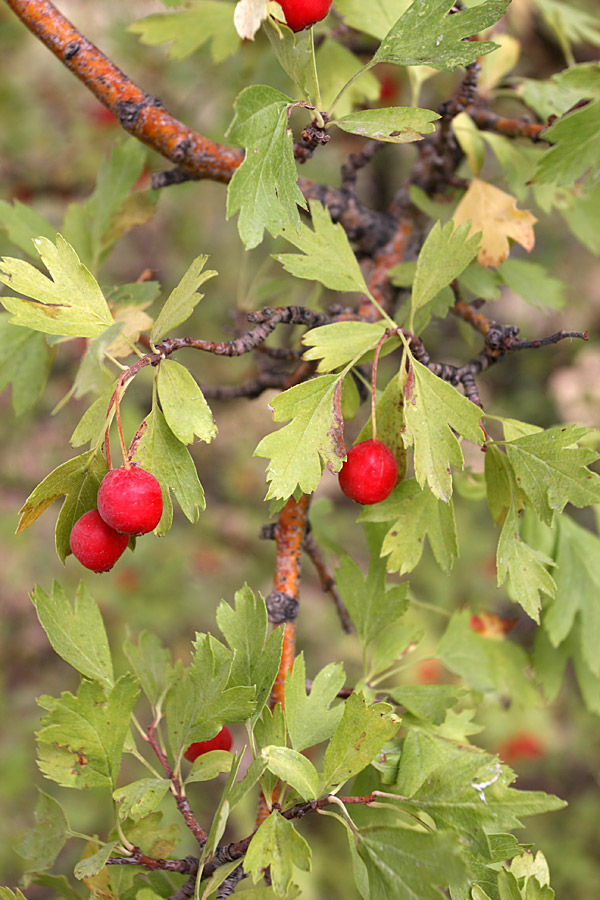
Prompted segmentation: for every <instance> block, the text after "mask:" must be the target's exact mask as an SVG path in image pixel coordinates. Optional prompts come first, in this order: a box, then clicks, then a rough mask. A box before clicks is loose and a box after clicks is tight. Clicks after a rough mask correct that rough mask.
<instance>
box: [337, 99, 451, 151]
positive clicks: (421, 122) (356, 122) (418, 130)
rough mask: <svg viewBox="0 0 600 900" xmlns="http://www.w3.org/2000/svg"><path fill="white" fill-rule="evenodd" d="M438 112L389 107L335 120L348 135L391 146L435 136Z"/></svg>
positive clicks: (362, 111)
mask: <svg viewBox="0 0 600 900" xmlns="http://www.w3.org/2000/svg"><path fill="white" fill-rule="evenodd" d="M439 118H440V116H439V114H438V113H436V112H433V110H431V109H419V108H418V107H412V106H387V107H384V108H383V109H363V110H361V111H360V112H351V113H347V114H346V115H345V116H342V117H341V118H336V119H335V120H334V123H335V125H337V127H338V128H341V129H342V131H347V132H348V133H349V134H359V135H361V137H367V138H371V139H372V140H374V141H385V142H386V143H389V144H410V143H412V142H414V141H421V140H423V137H424V136H425V135H426V134H433V132H434V131H435V125H434V124H433V123H434V122H435V120H436V119H439Z"/></svg>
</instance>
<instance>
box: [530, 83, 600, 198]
mask: <svg viewBox="0 0 600 900" xmlns="http://www.w3.org/2000/svg"><path fill="white" fill-rule="evenodd" d="M544 138H545V139H546V140H548V141H550V142H551V143H552V145H553V146H551V147H550V148H549V149H548V150H546V152H545V153H544V155H543V156H542V158H541V160H540V161H539V163H538V167H537V170H536V173H535V176H534V178H535V183H536V184H556V185H563V184H574V183H575V182H576V181H577V179H578V178H581V176H582V175H584V174H585V173H586V172H587V170H588V169H590V168H591V169H592V171H595V170H596V169H597V165H598V141H599V140H600V99H597V100H594V101H593V102H592V103H590V104H589V105H587V106H583V107H582V108H581V109H576V110H574V111H573V112H570V113H567V115H565V116H564V117H563V118H561V119H559V120H558V121H557V122H555V123H554V125H552V126H551V127H550V128H548V129H547V130H546V131H544Z"/></svg>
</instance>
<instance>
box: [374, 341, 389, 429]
mask: <svg viewBox="0 0 600 900" xmlns="http://www.w3.org/2000/svg"><path fill="white" fill-rule="evenodd" d="M388 337H389V330H388V329H386V330H385V331H384V332H383V334H382V335H381V337H380V338H379V342H378V344H377V347H376V348H375V356H374V357H373V371H372V373H371V427H372V430H373V440H374V441H376V440H377V404H376V400H375V385H376V382H377V367H378V365H379V354H380V353H381V348H382V347H383V345H384V343H385V342H386V340H387V339H388Z"/></svg>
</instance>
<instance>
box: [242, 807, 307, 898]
mask: <svg viewBox="0 0 600 900" xmlns="http://www.w3.org/2000/svg"><path fill="white" fill-rule="evenodd" d="M243 865H244V872H246V873H248V874H251V875H252V880H253V881H254V883H255V884H256V883H257V882H258V881H260V879H261V878H262V877H263V874H264V873H263V870H264V869H265V868H267V867H270V869H269V870H270V875H271V883H272V886H273V892H274V894H275V896H276V897H281V898H284V897H285V896H286V894H287V891H288V888H289V887H290V885H291V882H292V874H293V868H294V866H296V867H297V868H299V869H302V870H303V871H305V872H309V871H310V867H311V853H310V847H309V846H308V844H307V843H306V841H305V840H304V838H303V837H302V836H301V835H299V834H298V832H297V831H296V829H295V828H294V826H293V825H292V823H291V822H288V821H287V819H284V818H283V816H282V815H281V814H280V813H279V812H277V811H274V812H272V813H271V815H269V816H267V818H266V819H265V821H264V822H263V823H262V824H261V825H260V826H259V828H258V830H257V831H256V833H255V834H254V837H253V838H252V840H251V842H250V846H249V847H248V852H247V853H246V856H245V858H244V863H243Z"/></svg>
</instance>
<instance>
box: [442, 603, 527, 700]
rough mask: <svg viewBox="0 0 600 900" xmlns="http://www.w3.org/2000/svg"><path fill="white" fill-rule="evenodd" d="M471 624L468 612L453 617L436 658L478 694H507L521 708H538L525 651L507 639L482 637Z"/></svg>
mask: <svg viewBox="0 0 600 900" xmlns="http://www.w3.org/2000/svg"><path fill="white" fill-rule="evenodd" d="M469 622H470V613H469V611H468V610H465V611H463V612H458V613H455V614H454V615H453V616H452V618H451V619H450V623H449V625H448V628H447V629H446V632H445V634H444V635H443V637H442V639H441V641H440V644H439V646H438V648H437V651H436V654H435V655H436V657H437V658H438V659H440V660H441V662H442V663H443V664H444V665H445V666H446V667H447V668H448V669H450V671H451V672H454V673H455V675H458V676H459V677H461V678H462V679H464V681H466V682H467V684H468V685H469V686H470V687H472V688H473V689H474V690H476V691H482V692H484V693H495V694H500V695H504V694H506V695H507V696H509V697H511V698H512V699H513V700H514V701H517V702H518V703H519V704H520V705H522V706H532V707H537V706H539V703H540V700H539V696H538V693H537V691H536V690H535V688H534V686H533V684H532V683H531V681H530V680H529V678H528V677H527V674H526V670H527V668H528V666H529V658H528V656H527V654H526V653H525V651H524V650H523V649H522V648H521V647H519V646H517V644H515V643H513V642H512V641H510V640H508V639H506V638H505V639H504V640H494V639H493V638H487V637H482V636H481V635H480V634H477V633H476V632H475V631H473V629H472V628H470V627H469Z"/></svg>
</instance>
